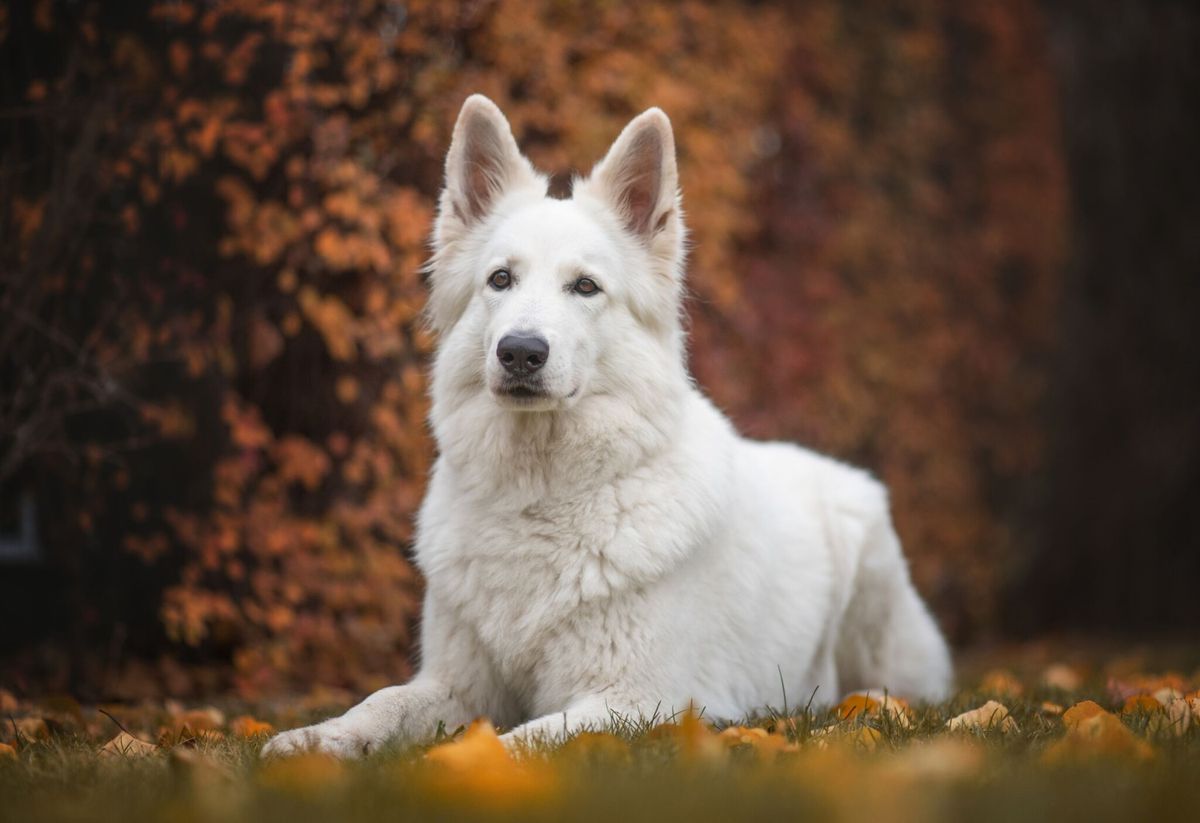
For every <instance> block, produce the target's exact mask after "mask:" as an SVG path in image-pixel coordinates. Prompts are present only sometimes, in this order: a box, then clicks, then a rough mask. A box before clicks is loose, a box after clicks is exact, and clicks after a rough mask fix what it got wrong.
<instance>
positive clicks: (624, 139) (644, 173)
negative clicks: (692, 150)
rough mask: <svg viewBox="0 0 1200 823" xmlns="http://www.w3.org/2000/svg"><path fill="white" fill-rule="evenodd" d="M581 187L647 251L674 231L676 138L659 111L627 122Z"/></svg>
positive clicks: (677, 218) (676, 181) (676, 194)
mask: <svg viewBox="0 0 1200 823" xmlns="http://www.w3.org/2000/svg"><path fill="white" fill-rule="evenodd" d="M585 186H586V188H587V190H588V192H589V193H591V194H594V195H596V196H598V197H600V198H601V199H603V200H604V201H605V202H606V203H607V204H608V205H609V207H610V208H612V209H613V210H614V211H615V212H616V213H617V214H618V215H619V216H620V217H621V219H622V221H623V222H624V224H625V228H626V229H627V230H628V231H629V232H630V233H631V234H633V235H634V236H635V237H636V238H638V239H639V240H641V241H642V242H643V243H645V244H646V245H647V246H651V247H653V246H654V245H655V240H656V237H657V236H658V235H660V234H662V233H664V230H667V229H677V226H678V224H680V218H679V173H678V171H677V170H676V167H675V136H674V134H673V133H672V132H671V121H670V120H668V119H667V115H666V114H664V113H663V111H662V109H658V108H653V109H647V110H646V111H644V112H642V113H641V114H639V115H638V116H637V117H635V118H634V119H633V120H632V121H630V123H629V125H628V126H626V127H625V130H624V131H622V132H621V135H620V136H619V137H618V138H617V140H616V142H615V143H613V145H612V148H610V149H609V150H608V154H606V155H605V156H604V159H603V160H601V161H600V162H599V163H598V164H597V165H596V167H595V168H594V169H593V170H592V174H591V176H590V177H589V178H588V180H587V183H586V184H585ZM669 234H672V235H674V234H678V231H677V230H676V231H671V232H669Z"/></svg>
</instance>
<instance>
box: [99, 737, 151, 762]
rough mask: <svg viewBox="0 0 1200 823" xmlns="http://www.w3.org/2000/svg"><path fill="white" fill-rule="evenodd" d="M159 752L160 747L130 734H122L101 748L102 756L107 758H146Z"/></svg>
mask: <svg viewBox="0 0 1200 823" xmlns="http://www.w3.org/2000/svg"><path fill="white" fill-rule="evenodd" d="M157 751H159V748H158V746H155V745H154V744H153V743H148V742H146V741H145V740H141V739H139V738H136V737H134V736H133V735H131V734H129V732H121V733H120V734H118V735H117V736H116V737H114V738H113V739H112V740H110V741H108V742H107V743H105V744H104V745H103V746H102V747H101V748H100V754H101V755H102V756H106V757H144V756H145V755H149V754H154V753H155V752H157Z"/></svg>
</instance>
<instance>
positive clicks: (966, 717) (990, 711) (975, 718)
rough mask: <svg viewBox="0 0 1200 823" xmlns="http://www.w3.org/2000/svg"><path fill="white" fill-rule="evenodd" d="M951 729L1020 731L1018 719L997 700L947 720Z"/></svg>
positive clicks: (1006, 732)
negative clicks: (1010, 714)
mask: <svg viewBox="0 0 1200 823" xmlns="http://www.w3.org/2000/svg"><path fill="white" fill-rule="evenodd" d="M946 728H947V729H949V730H950V731H952V732H953V731H973V730H977V729H978V730H988V729H999V730H1000V731H1001V732H1003V733H1004V734H1010V733H1012V732H1016V731H1019V730H1020V729H1019V728H1018V726H1017V721H1015V720H1013V719H1012V717H1010V716H1009V714H1008V707H1007V706H1005V705H1004V704H1003V703H998V702H996V701H995V700H989V701H988V702H986V703H984V704H983V705H982V706H980V707H979V708H977V709H971V710H970V711H967V712H963V713H962V714H960V715H958V716H957V717H952V718H950V719H949V720H947V721H946Z"/></svg>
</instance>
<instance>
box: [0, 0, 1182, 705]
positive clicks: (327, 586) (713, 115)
mask: <svg viewBox="0 0 1200 823" xmlns="http://www.w3.org/2000/svg"><path fill="white" fill-rule="evenodd" d="M0 72H2V74H0V584H2V585H0V681H3V683H4V685H6V686H7V687H8V688H10V689H15V690H17V691H19V692H26V693H32V692H37V691H39V690H40V691H47V690H53V691H62V692H71V693H73V694H75V695H77V696H79V697H81V698H84V699H91V700H99V699H120V698H125V699H129V698H137V697H143V696H152V695H163V694H170V695H175V696H179V697H186V696H189V695H199V694H214V693H231V694H236V695H239V696H242V697H246V698H252V699H253V698H260V697H264V696H270V695H273V694H280V693H285V692H289V691H294V690H298V689H307V688H308V687H309V686H311V685H312V684H314V683H319V684H325V685H329V686H333V687H338V688H343V689H351V690H356V691H362V690H366V689H369V688H373V687H376V686H379V685H382V684H384V683H386V682H392V681H395V680H397V679H402V678H404V677H406V676H407V675H408V674H409V673H410V662H409V653H410V652H411V651H412V644H413V638H414V636H415V620H416V617H417V615H418V612H419V605H420V595H421V582H420V580H419V578H418V577H417V575H416V574H415V573H414V571H413V569H412V567H411V566H410V565H409V563H408V560H407V559H406V558H407V551H408V548H409V542H410V540H411V537H412V525H411V523H412V516H413V513H414V511H415V509H416V507H417V506H418V504H419V502H420V499H421V495H422V491H423V484H424V478H425V475H426V472H427V471H428V469H429V466H430V462H431V458H432V456H433V444H432V442H431V439H430V436H429V433H428V430H427V427H426V425H425V415H426V412H427V404H426V400H425V395H424V392H425V384H426V378H425V369H426V366H427V363H428V358H429V354H430V351H431V347H432V346H433V344H434V341H433V340H432V339H431V338H430V336H429V335H428V334H427V332H426V331H424V330H423V328H422V325H421V322H420V312H421V309H422V305H423V301H424V297H425V289H424V286H423V283H422V279H421V275H420V268H421V265H422V263H423V261H424V259H425V256H426V245H425V239H426V236H427V232H428V230H429V224H430V219H431V215H432V209H433V204H434V201H435V197H436V195H437V192H438V189H439V186H440V176H441V164H442V158H443V154H444V152H445V150H446V148H447V145H448V141H449V134H450V129H451V127H452V125H453V122H454V117H455V115H456V113H457V110H458V107H459V106H460V104H461V102H462V100H463V99H464V98H465V97H466V96H467V95H468V94H469V93H471V92H476V91H478V92H483V93H485V94H487V95H489V96H490V97H492V98H493V99H494V100H496V101H497V102H498V103H499V104H500V106H501V107H502V108H503V109H504V110H505V112H506V113H507V114H508V116H509V118H510V119H511V121H512V123H513V127H514V130H515V131H516V134H517V136H518V139H519V140H520V142H521V144H522V146H523V148H524V149H525V150H526V151H527V153H528V154H529V155H530V156H531V157H532V158H533V160H534V161H535V162H536V163H537V164H538V165H540V166H541V167H542V168H543V169H545V170H547V171H549V172H553V173H554V174H555V179H556V187H557V188H558V189H559V190H560V191H565V190H567V186H568V180H569V175H570V173H571V172H572V171H573V170H583V171H586V170H587V169H588V168H589V167H590V166H591V164H592V163H593V162H595V160H597V159H598V158H599V157H600V156H601V155H602V153H603V152H604V150H605V149H606V148H607V146H608V145H609V143H610V142H611V141H612V139H613V138H614V137H615V136H616V134H617V132H618V131H619V129H620V128H621V126H622V125H623V124H624V123H625V122H626V121H627V120H628V119H629V118H630V117H632V116H634V115H635V114H637V113H638V112H640V111H641V110H643V109H644V108H647V107H649V106H651V105H657V106H661V107H663V108H664V109H665V110H666V111H667V113H668V114H669V115H670V116H671V118H672V121H673V123H674V126H675V129H676V139H677V143H678V146H679V153H680V157H679V161H680V167H681V179H682V185H683V189H684V195H685V201H684V202H685V207H686V209H687V213H688V221H689V224H690V227H691V230H692V238H693V249H692V253H691V265H690V271H689V278H690V279H689V283H690V291H691V294H690V299H689V301H688V306H687V308H688V316H689V319H690V326H691V334H692V343H691V365H692V369H693V371H694V373H695V375H696V376H697V378H698V380H699V382H700V383H701V385H702V386H703V387H704V389H705V390H706V391H707V392H708V393H709V394H710V395H711V396H712V397H713V398H714V399H715V401H716V402H717V403H718V404H719V405H720V406H721V407H722V408H723V409H725V410H726V411H727V412H728V413H729V414H730V415H731V417H732V418H733V419H734V420H735V422H736V423H737V424H738V425H739V426H740V427H741V429H742V430H743V431H745V432H747V433H749V434H751V435H753V436H755V437H761V438H786V439H793V440H798V441H800V442H802V443H804V444H807V445H809V446H812V447H814V448H817V449H820V450H823V451H827V452H830V453H832V454H835V455H837V456H839V457H841V458H844V459H846V460H848V461H852V462H855V463H858V464H861V465H864V466H867V467H869V468H870V469H871V470H872V471H873V472H875V473H876V474H877V475H879V476H880V477H881V478H882V479H883V480H884V481H886V482H887V484H888V485H889V486H890V487H891V490H892V504H893V508H894V512H895V516H896V520H897V524H898V528H899V530H900V533H901V536H902V538H903V540H904V543H905V545H906V547H907V551H908V553H909V556H910V558H911V563H912V568H913V573H914V576H915V578H916V580H917V583H918V586H919V588H920V589H921V591H922V593H923V594H924V595H925V596H926V597H927V598H928V600H929V602H930V603H931V604H932V606H933V608H934V610H935V611H936V612H937V615H938V617H939V620H940V621H941V623H942V625H943V627H944V628H945V630H946V632H947V633H948V635H949V636H950V637H951V639H952V641H953V642H954V643H955V644H956V646H958V647H959V648H960V649H965V650H968V651H969V650H971V649H979V648H989V647H994V646H995V645H997V644H1000V643H1005V642H1009V641H1022V640H1028V639H1030V638H1044V637H1082V638H1089V639H1091V640H1094V641H1095V642H1100V643H1106V642H1112V643H1122V642H1127V641H1128V640H1130V639H1131V638H1134V639H1140V640H1141V641H1148V642H1151V643H1164V644H1166V643H1184V644H1188V643H1195V641H1196V628H1195V627H1196V625H1197V623H1196V621H1197V619H1198V618H1200V596H1198V594H1200V591H1198V589H1200V505H1198V500H1197V492H1198V491H1200V330H1198V329H1197V324H1198V323H1200V265H1198V264H1200V207H1198V202H1200V201H1198V198H1197V196H1196V188H1197V186H1198V185H1200V174H1198V173H1197V172H1198V168H1197V167H1198V164H1200V161H1198V148H1200V106H1197V105H1196V101H1195V93H1196V89H1198V88H1200V7H1195V6H1194V5H1193V4H1192V3H1190V2H1172V1H1171V0H1161V2H1145V0H1104V1H1102V2H1086V1H1085V0H1064V1H1063V2H1042V3H1038V2H1033V0H1006V2H990V1H989V2H984V0H966V1H965V2H964V1H963V0H922V1H921V2H917V1H916V0H913V2H899V1H898V0H896V1H895V2H884V1H883V0H870V1H869V2H855V3H851V2H845V0H842V1H841V2H838V0H811V1H810V2H803V3H799V2H797V3H791V2H741V3H734V2H715V3H699V2H682V3H676V2H665V1H664V2H643V3H636V4H634V3H616V2H580V3H568V2H561V0H521V1H520V2H517V1H516V0H500V2H462V3H449V2H435V1H434V0H414V2H398V1H394V0H344V1H343V2H329V0H297V1H296V2H277V1H275V0H210V1H209V2H198V1H197V2H192V0H168V2H158V3H139V2H129V3H102V2H98V0H91V1H89V0H5V2H0Z"/></svg>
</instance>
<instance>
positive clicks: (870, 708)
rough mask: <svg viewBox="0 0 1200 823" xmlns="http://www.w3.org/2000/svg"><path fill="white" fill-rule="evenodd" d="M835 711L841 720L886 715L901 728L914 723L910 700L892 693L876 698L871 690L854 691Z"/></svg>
mask: <svg viewBox="0 0 1200 823" xmlns="http://www.w3.org/2000/svg"><path fill="white" fill-rule="evenodd" d="M833 711H834V714H835V715H837V717H838V719H839V720H852V719H854V718H856V717H879V716H886V717H888V718H890V719H891V720H892V721H893V722H894V723H896V724H897V725H899V726H900V727H901V728H904V729H907V728H909V727H910V726H911V725H912V717H911V715H912V709H911V708H910V707H909V705H908V702H907V701H906V700H903V699H902V698H899V697H895V696H893V695H890V694H885V695H882V696H880V697H878V698H875V697H871V693H870V692H854V693H852V694H848V695H846V697H845V698H844V699H843V700H842V702H841V703H839V704H838V705H837V706H836V707H835V708H834V710H833Z"/></svg>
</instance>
